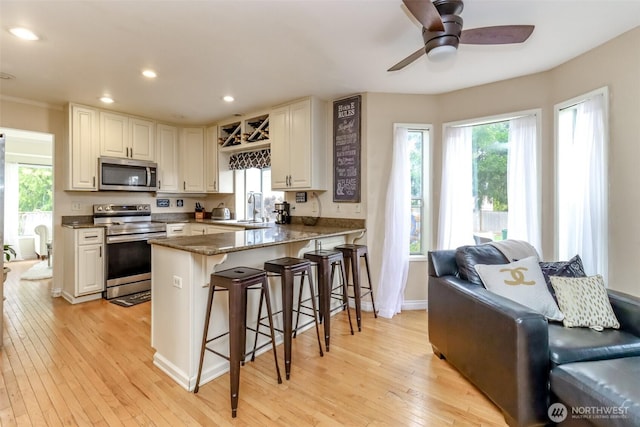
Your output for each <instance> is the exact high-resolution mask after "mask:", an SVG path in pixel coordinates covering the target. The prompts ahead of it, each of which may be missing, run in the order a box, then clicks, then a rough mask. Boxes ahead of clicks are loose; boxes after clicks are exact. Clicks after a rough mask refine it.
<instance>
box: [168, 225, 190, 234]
mask: <svg viewBox="0 0 640 427" xmlns="http://www.w3.org/2000/svg"><path fill="white" fill-rule="evenodd" d="M189 234H190V233H189V224H187V223H185V222H181V223H177V224H167V237H176V236H188V235H189Z"/></svg>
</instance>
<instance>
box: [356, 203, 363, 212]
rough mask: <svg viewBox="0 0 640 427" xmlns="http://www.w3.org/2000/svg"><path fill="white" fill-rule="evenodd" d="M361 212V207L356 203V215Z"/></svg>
mask: <svg viewBox="0 0 640 427" xmlns="http://www.w3.org/2000/svg"><path fill="white" fill-rule="evenodd" d="M361 211H362V207H361V206H360V203H356V213H360V212H361Z"/></svg>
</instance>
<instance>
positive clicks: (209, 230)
mask: <svg viewBox="0 0 640 427" xmlns="http://www.w3.org/2000/svg"><path fill="white" fill-rule="evenodd" d="M243 230H244V227H235V226H224V225H210V224H195V223H191V224H189V234H190V235H192V236H203V235H205V234H217V233H227V232H229V231H243Z"/></svg>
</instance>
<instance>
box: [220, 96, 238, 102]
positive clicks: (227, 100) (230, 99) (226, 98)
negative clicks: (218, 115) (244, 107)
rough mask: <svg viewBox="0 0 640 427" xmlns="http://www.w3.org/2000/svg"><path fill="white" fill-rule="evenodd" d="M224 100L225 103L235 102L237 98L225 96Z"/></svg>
mask: <svg viewBox="0 0 640 427" xmlns="http://www.w3.org/2000/svg"><path fill="white" fill-rule="evenodd" d="M222 100H223V101H224V102H233V101H234V100H235V98H234V97H233V96H231V95H225V96H223V97H222Z"/></svg>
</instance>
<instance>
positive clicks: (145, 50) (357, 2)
mask: <svg viewBox="0 0 640 427" xmlns="http://www.w3.org/2000/svg"><path fill="white" fill-rule="evenodd" d="M462 17H463V18H464V28H466V29H469V28H475V27H481V26H488V25H503V24H534V25H535V26H536V29H535V31H534V33H533V35H532V36H531V38H530V39H529V40H528V41H527V42H526V43H524V44H521V45H505V46H469V45H461V46H460V48H459V50H458V54H457V56H456V59H455V60H454V61H452V62H450V63H447V64H436V63H430V62H429V61H428V60H427V58H426V57H423V58H422V59H420V60H418V61H416V62H415V63H414V64H412V65H410V66H408V67H407V68H405V69H403V70H401V71H397V72H394V73H388V72H387V71H386V70H387V69H388V68H389V67H390V66H391V65H393V64H395V63H396V62H398V61H399V60H401V59H403V58H404V57H405V56H408V55H409V54H410V53H412V52H414V51H415V50H416V49H418V48H419V47H420V45H421V43H422V37H421V27H420V25H419V24H418V23H417V22H416V21H415V20H414V19H413V18H412V17H411V16H410V15H409V14H408V12H407V11H406V9H405V8H404V6H403V5H402V2H401V0H261V1H248V0H233V1H223V0H200V1H190V0H182V1H178V0H164V1H160V0H134V1H127V0H123V1H113V0H96V1H67V0H49V1H26V0H19V1H8V0H0V71H1V72H3V73H9V74H12V75H14V76H15V77H16V78H15V79H13V80H0V94H1V95H3V96H5V97H18V98H25V99H30V100H37V101H42V102H47V103H52V104H59V105H62V104H65V103H66V102H68V101H73V102H78V103H83V104H88V105H95V106H104V105H102V104H100V102H99V101H98V98H99V97H100V96H101V95H102V94H103V93H108V94H110V95H111V96H112V97H113V98H115V100H116V103H115V104H112V105H111V106H109V107H107V108H110V109H113V110H116V111H122V112H127V113H131V114H139V115H143V116H147V117H152V118H155V119H161V120H166V121H169V122H173V123H184V124H207V123H212V122H214V121H216V120H220V119H223V118H226V117H230V116H232V115H233V114H235V113H249V112H256V111H258V110H260V109H263V108H268V107H270V106H272V105H276V104H278V103H282V102H285V101H288V100H291V99H294V98H299V97H303V96H306V95H310V94H315V95H318V96H320V97H321V98H324V99H335V98H337V97H341V96H345V95H349V94H353V93H360V92H394V93H416V94H436V93H443V92H449V91H452V90H456V89H461V88H465V87H470V86H475V85H479V84H484V83H489V82H493V81H498V80H503V79H507V78H512V77H517V76H522V75H527V74H531V73H536V72H540V71H544V70H548V69H551V68H553V67H555V66H557V65H559V64H561V63H563V62H566V61H567V60H569V59H571V58H574V57H575V56H577V55H580V54H581V53H583V52H586V51H588V50H590V49H592V48H594V47H595V46H598V45H600V44H602V43H604V42H606V41H607V40H610V39H612V38H614V37H616V36H618V35H620V34H622V33H624V32H626V31H628V30H630V29H632V28H634V27H637V26H638V25H640V0H627V1H617V0H599V1H593V0H583V1H579V0H554V1H552V0H535V1H530V0H510V1H493V0H467V1H466V3H465V10H464V11H463V12H462ZM13 26H27V27H29V28H31V29H32V30H34V31H35V32H36V33H38V34H39V35H40V36H41V37H42V39H41V40H40V41H38V42H26V41H22V40H18V39H16V38H14V37H13V36H11V35H10V34H9V33H8V32H7V31H6V30H7V29H8V28H9V27H13ZM639 49H640V46H639ZM146 67H149V68H153V69H155V70H156V71H157V72H158V78H157V79H155V80H154V81H149V80H146V79H144V78H143V77H142V76H141V75H140V72H141V70H142V69H144V68H146ZM226 94H231V95H233V96H235V98H236V102H235V103H233V104H225V103H224V102H223V101H222V100H221V97H222V96H223V95H226Z"/></svg>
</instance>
